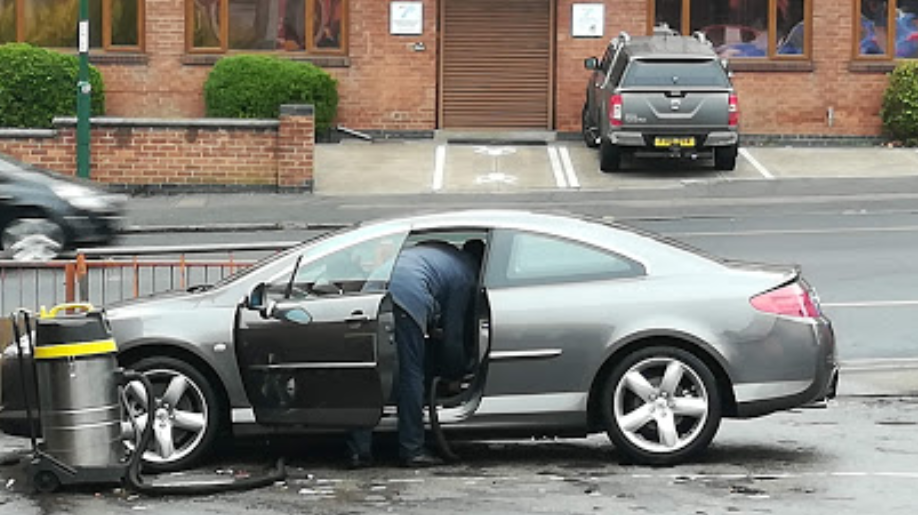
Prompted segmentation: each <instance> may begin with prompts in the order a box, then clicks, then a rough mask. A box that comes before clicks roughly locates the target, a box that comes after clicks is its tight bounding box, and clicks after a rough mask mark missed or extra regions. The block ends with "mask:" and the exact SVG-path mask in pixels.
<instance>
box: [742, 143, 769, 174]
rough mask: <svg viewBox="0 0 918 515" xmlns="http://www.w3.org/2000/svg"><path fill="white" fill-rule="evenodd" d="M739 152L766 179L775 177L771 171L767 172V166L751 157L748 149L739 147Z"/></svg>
mask: <svg viewBox="0 0 918 515" xmlns="http://www.w3.org/2000/svg"><path fill="white" fill-rule="evenodd" d="M739 153H740V155H741V156H743V158H744V159H746V161H749V163H750V164H752V166H753V167H754V168H755V169H756V170H758V171H759V173H760V174H762V177H765V178H766V179H774V178H775V176H774V175H772V174H771V172H769V171H768V169H767V168H765V167H764V166H762V163H760V162H758V160H756V158H754V157H752V154H750V153H749V151H748V150H746V149H745V148H741V149H739Z"/></svg>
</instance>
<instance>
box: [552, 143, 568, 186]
mask: <svg viewBox="0 0 918 515" xmlns="http://www.w3.org/2000/svg"><path fill="white" fill-rule="evenodd" d="M547 148H548V160H549V162H551V173H552V174H554V176H555V185H557V186H558V187H559V188H566V187H567V178H566V177H565V175H564V169H563V168H562V166H561V159H560V158H559V157H558V149H557V148H555V147H553V146H552V145H549V146H548V147H547Z"/></svg>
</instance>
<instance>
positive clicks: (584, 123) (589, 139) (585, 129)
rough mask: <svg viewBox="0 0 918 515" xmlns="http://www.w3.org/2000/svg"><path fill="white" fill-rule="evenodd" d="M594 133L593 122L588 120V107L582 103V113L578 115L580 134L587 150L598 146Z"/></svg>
mask: <svg viewBox="0 0 918 515" xmlns="http://www.w3.org/2000/svg"><path fill="white" fill-rule="evenodd" d="M596 131H597V129H596V127H593V122H592V120H590V105H589V104H588V103H584V104H583V112H582V113H581V115H580V132H581V134H582V135H583V142H584V143H585V144H586V146H587V147H589V148H596V147H598V146H599V143H598V142H597V141H596V139H597V137H596Z"/></svg>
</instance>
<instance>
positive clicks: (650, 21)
mask: <svg viewBox="0 0 918 515" xmlns="http://www.w3.org/2000/svg"><path fill="white" fill-rule="evenodd" d="M693 1H694V2H705V1H708V0H682V19H681V20H680V23H681V25H682V26H681V27H679V32H680V33H681V34H689V33H690V31H691V30H692V19H691V18H692V8H691V7H692V5H691V4H692V2H693ZM814 1H815V0H803V2H804V3H803V31H804V32H803V33H804V41H803V53H802V54H779V53H777V52H778V38H777V29H778V1H777V0H768V55H767V56H765V57H731V58H730V60H731V61H734V60H735V61H743V62H768V61H811V60H812V55H813V2H814ZM647 3H648V4H649V6H650V7H649V12H648V16H647V34H648V35H650V34H653V26H654V20H655V19H656V14H657V13H656V11H657V2H656V0H648V2H647ZM855 3H857V4H858V6H860V0H857V2H855Z"/></svg>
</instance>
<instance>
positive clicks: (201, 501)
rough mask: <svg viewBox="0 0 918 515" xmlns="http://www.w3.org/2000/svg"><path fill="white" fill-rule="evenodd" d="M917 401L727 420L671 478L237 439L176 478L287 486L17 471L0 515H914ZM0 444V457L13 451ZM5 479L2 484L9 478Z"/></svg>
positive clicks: (553, 450)
mask: <svg viewBox="0 0 918 515" xmlns="http://www.w3.org/2000/svg"><path fill="white" fill-rule="evenodd" d="M916 425H918V401H916V400H915V398H900V397H886V398H862V397H846V398H842V399H840V400H838V401H835V402H833V403H831V405H830V407H829V408H828V409H821V410H796V411H793V412H786V413H781V414H776V415H772V416H769V417H765V418H762V419H756V420H751V421H727V422H725V423H724V425H723V426H722V428H721V431H720V433H719V434H718V436H717V438H716V439H715V441H714V445H713V447H712V448H711V449H710V450H709V452H708V453H707V454H706V455H705V456H703V457H702V458H701V459H700V460H699V461H697V462H695V463H691V464H686V465H682V466H678V467H671V468H647V467H636V466H632V465H628V464H625V463H622V462H621V460H620V457H619V456H618V455H617V454H616V452H615V450H614V449H613V448H612V447H611V446H610V445H609V444H608V441H607V440H606V439H605V437H604V436H601V435H597V436H595V437H591V438H590V439H587V440H551V441H531V440H527V441H506V442H498V443H486V442H478V443H461V444H457V445H456V449H457V450H458V451H459V453H460V454H461V455H462V457H463V460H462V462H461V463H459V464H456V465H452V466H446V467H440V468H436V469H431V470H426V471H412V470H403V469H398V468H394V467H393V459H392V456H391V450H384V452H381V453H380V454H381V455H382V463H381V465H380V466H379V467H376V468H373V469H367V470H361V471H345V470H343V469H342V468H341V467H340V465H339V462H338V459H337V458H338V453H339V452H340V450H341V449H340V445H339V442H337V443H336V441H328V440H325V441H322V442H321V443H318V442H316V443H312V444H310V442H309V441H307V440H305V439H303V438H299V439H288V440H280V441H277V442H275V444H274V445H273V446H265V445H261V444H259V443H257V442H242V444H241V445H240V446H239V447H238V448H237V449H236V450H234V451H232V452H229V453H226V454H224V455H223V457H222V458H221V459H219V460H218V461H217V462H215V463H212V464H210V465H209V466H207V467H203V468H201V469H199V470H196V471H191V472H189V473H186V474H184V475H181V476H177V477H176V476H173V477H171V478H170V479H171V480H175V479H179V480H181V479H182V478H187V477H193V478H204V477H213V476H214V473H215V471H217V470H221V471H227V470H234V471H245V472H250V473H257V472H258V471H260V470H261V468H262V467H263V465H264V464H265V463H266V461H268V460H269V459H270V457H271V456H274V455H277V454H278V453H283V454H284V455H286V456H287V457H288V459H289V462H290V465H291V466H290V477H289V479H288V480H287V481H286V482H285V483H284V484H278V485H275V486H274V487H269V488H265V489H262V490H258V491H253V492H246V493H239V494H226V495H218V496H209V497H204V498H195V499H174V498H171V499H170V498H165V499H158V498H151V497H146V496H135V495H131V494H129V493H125V492H120V491H114V490H112V489H111V488H101V487H100V488H95V489H85V490H82V491H78V492H76V493H74V492H66V493H59V494H55V495H50V496H44V497H29V495H28V490H27V489H26V488H25V486H24V478H23V475H22V473H21V471H20V470H19V469H18V468H17V467H0V485H3V484H6V485H7V488H5V489H4V488H0V512H2V513H4V514H6V513H10V514H13V513H15V514H18V515H38V514H42V515H43V514H51V513H54V514H56V513H72V514H79V515H94V514H106V515H108V514H116V513H137V512H138V511H140V512H151V513H157V514H160V515H171V514H186V515H196V514H217V513H219V514H223V515H237V514H239V515H242V514H248V513H259V514H263V515H275V514H278V515H279V514H293V513H319V514H339V513H352V514H363V513H398V514H442V513H460V512H462V513H482V514H490V513H493V514H517V513H518V514H532V513H545V514H593V513H616V514H619V513H620V514H646V513H683V514H730V513H748V514H752V513H758V514H768V513H774V514H780V515H797V514H800V515H829V514H831V515H841V514H856V515H863V514H865V513H867V514H874V513H876V514H880V513H882V514H887V515H892V514H903V515H905V514H908V515H911V514H913V513H914V491H915V489H916V488H918V460H916V454H918V451H916V449H918V431H915V427H916ZM24 446H25V442H24V441H23V440H21V439H11V438H8V437H0V449H2V450H5V451H9V450H10V449H14V448H23V447H24ZM11 479H12V480H13V481H12V483H10V480H11Z"/></svg>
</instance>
